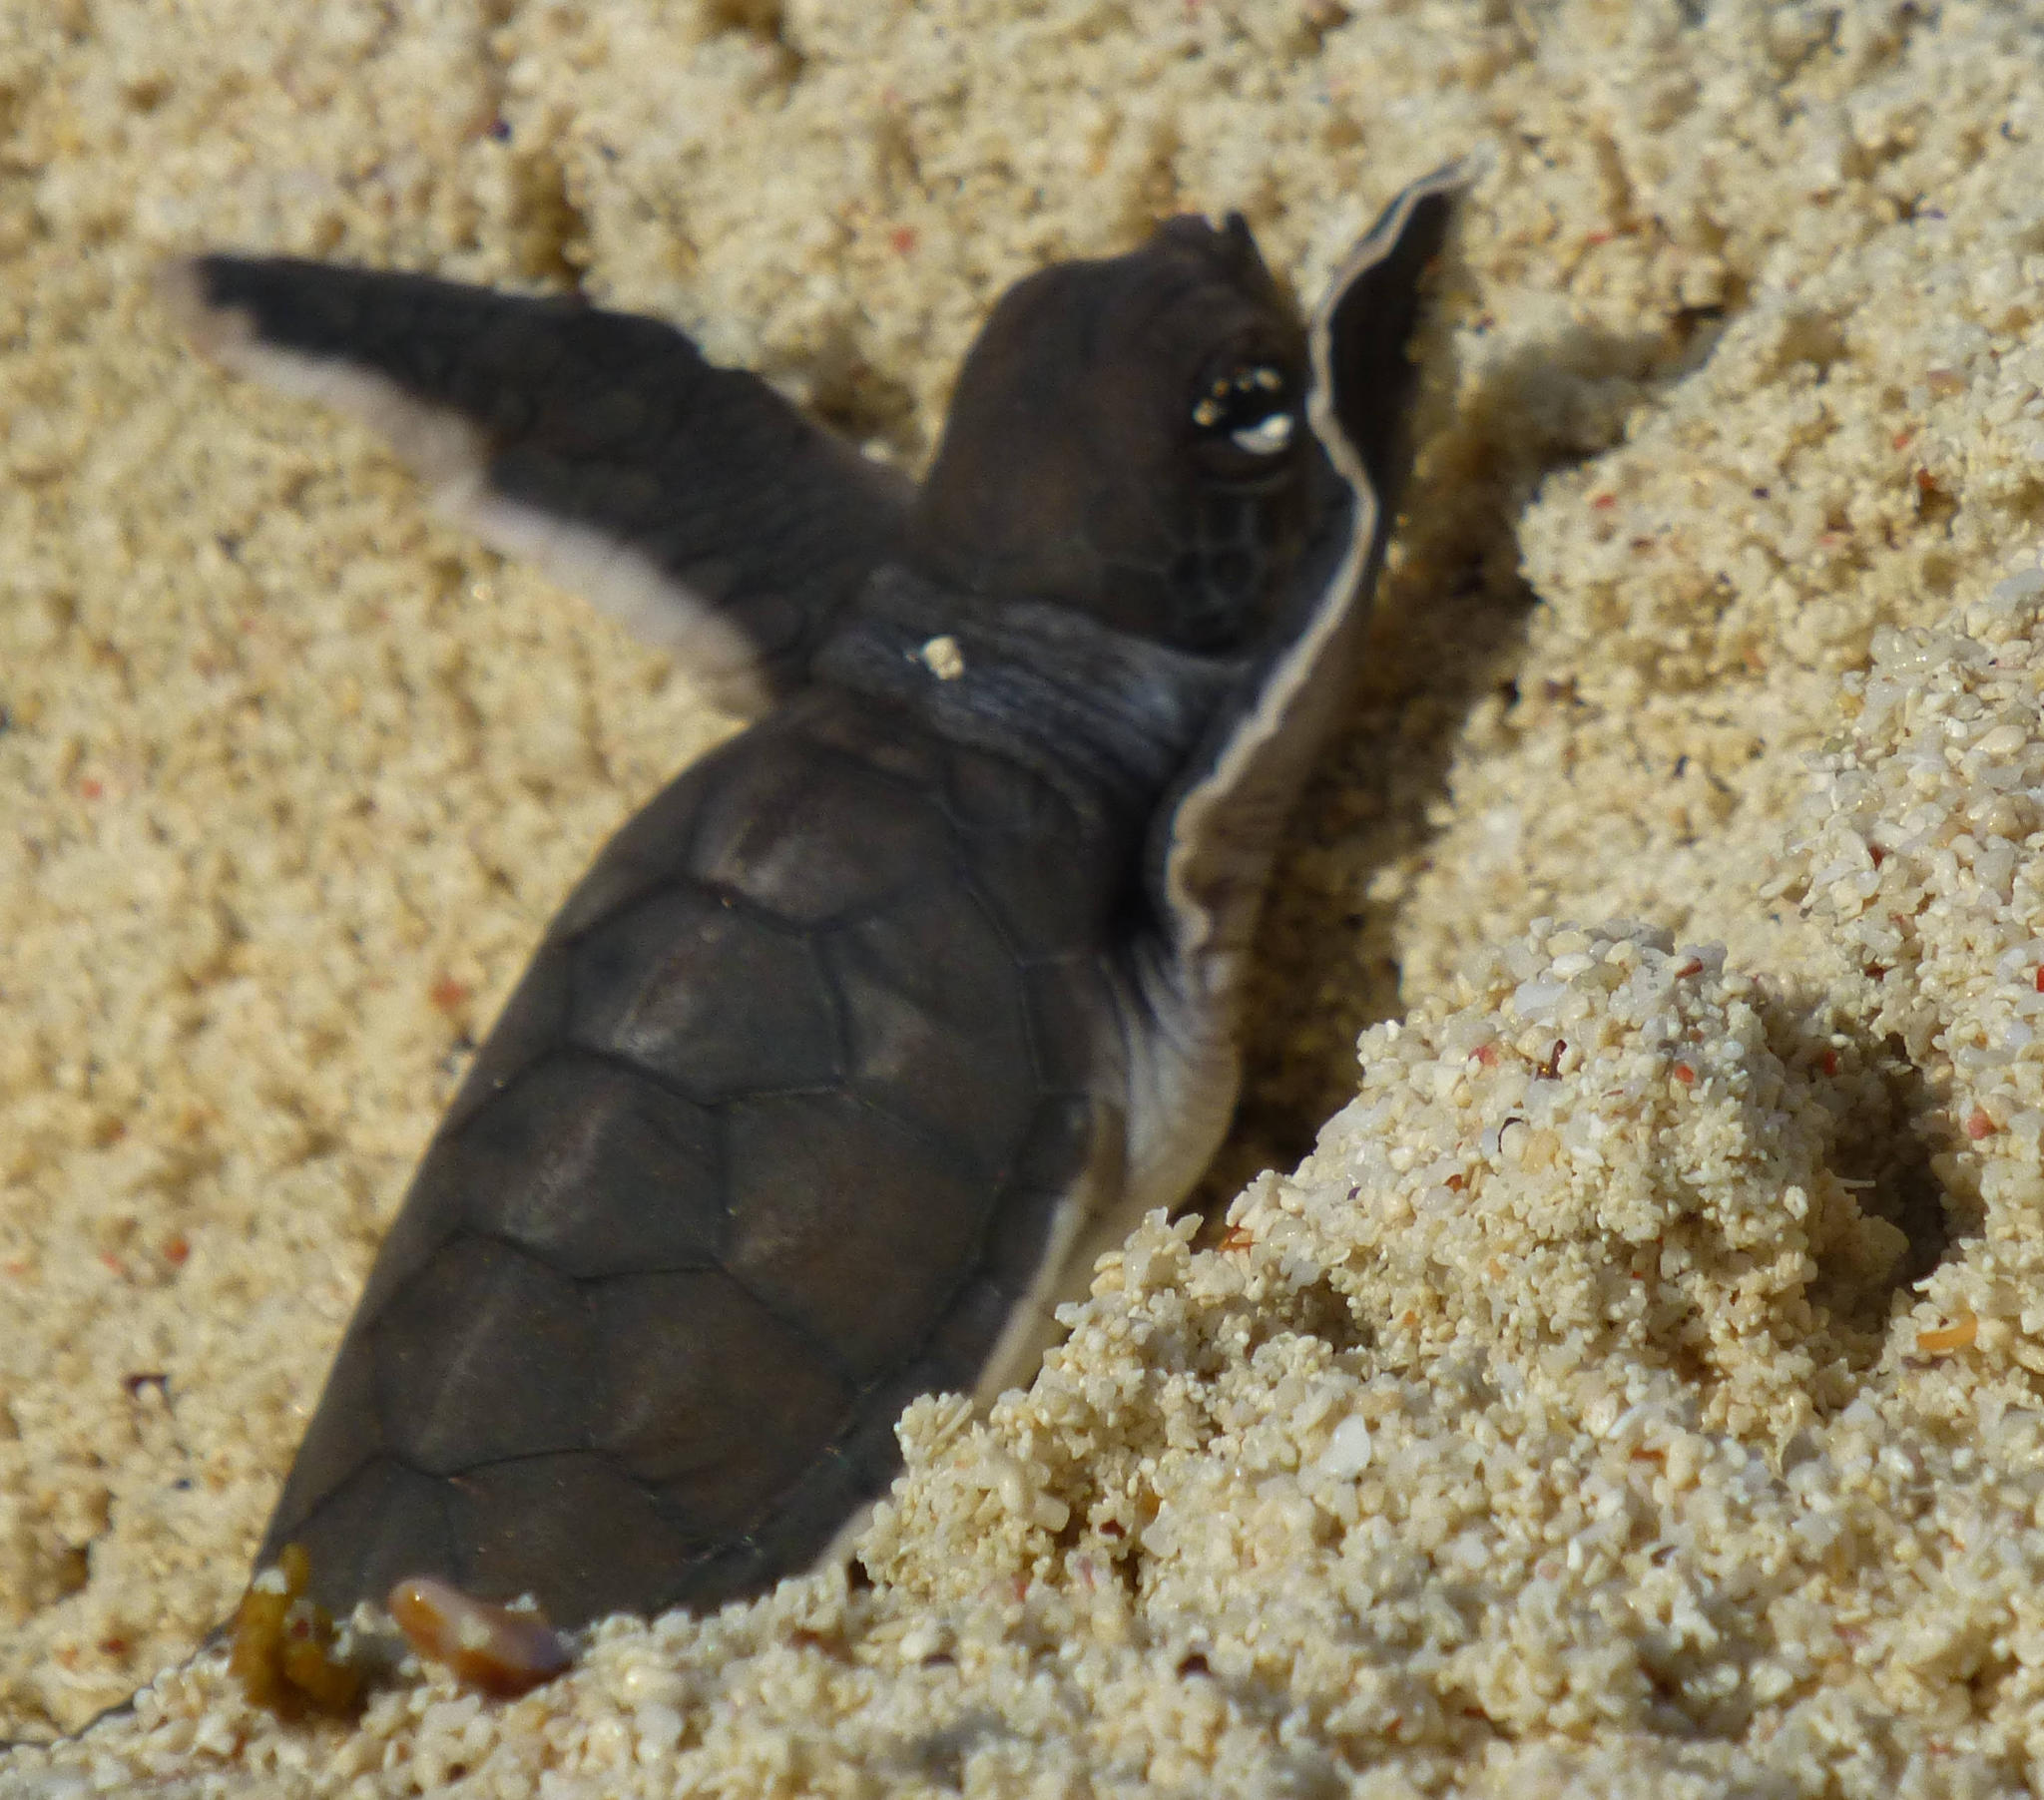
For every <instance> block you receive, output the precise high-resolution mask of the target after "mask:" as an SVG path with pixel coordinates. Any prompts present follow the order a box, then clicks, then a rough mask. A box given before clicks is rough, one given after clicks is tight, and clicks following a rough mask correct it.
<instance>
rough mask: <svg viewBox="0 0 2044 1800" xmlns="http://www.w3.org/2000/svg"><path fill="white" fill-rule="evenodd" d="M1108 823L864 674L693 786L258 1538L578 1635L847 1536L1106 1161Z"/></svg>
mask: <svg viewBox="0 0 2044 1800" xmlns="http://www.w3.org/2000/svg"><path fill="white" fill-rule="evenodd" d="M1115 823H1116V822H1115V821H1113V820H1111V819H1108V818H1105V817H1102V816H1098V815H1096V816H1093V817H1087V816H1084V815H1083V814H1081V813H1080V812H1078V811H1077V809H1075V808H1074V806H1073V805H1072V804H1071V803H1070V802H1069V801H1067V800H1065V799H1063V798H1061V797H1060V796H1059V795H1057V794H1056V793H1054V792H1053V791H1051V790H1050V789H1049V788H1048V787H1047V786H1046V784H1045V783H1043V782H1042V781H1041V780H1040V779H1039V778H1038V777H1036V776H1034V775H1032V774H1030V773H1028V772H1027V771H1026V770H1023V769H1021V768H1018V767H1017V766H1016V764H1015V763H1013V762H1012V761H1010V760H1008V759H1006V758H1003V757H1000V756H997V755H994V754H991V753H988V752H986V751H981V750H976V749H973V748H971V747H969V746H964V745H959V744H956V743H954V742H951V741H950V740H948V739H946V738H944V737H942V736H941V735H939V734H937V733H935V732H924V733H917V734H912V735H907V736H906V737H905V734H904V731H903V726H902V721H901V719H900V718H899V716H898V715H897V714H896V713H895V711H894V709H893V708H891V707H889V706H887V705H885V704H883V703H881V702H878V701H875V700H873V699H871V698H868V697H866V696H864V695H860V694H856V693H847V692H844V691H843V690H841V689H835V688H821V689H818V690H816V691H815V692H813V693H811V694H808V695H805V696H803V697H802V698H800V699H798V700H796V701H794V702H792V703H790V704H789V705H788V706H786V707H784V708H782V709H781V710H779V711H778V712H776V713H775V714H774V715H773V716H772V717H771V718H769V719H768V720H767V721H766V722H765V723H763V724H761V725H760V726H758V727H756V728H755V729H754V730H753V731H752V732H750V733H748V734H747V735H745V736H743V737H741V738H739V739H737V740H736V741H735V742H734V743H732V744H730V745H728V746H726V747H725V748H724V749H722V750H720V751H718V752H715V753H713V754H712V755H711V756H710V757H708V758H707V759H705V760H704V761H703V762H701V763H699V764H697V765H696V766H695V767H693V768H691V769H690V770H689V771H688V772H687V773H685V774H684V775H683V776H682V777H681V778H680V779H679V780H678V781H677V782H675V784H674V785H673V786H672V787H670V788H669V789H668V791H667V792H666V793H664V794H663V795H661V796H660V797H659V798H658V799H657V800H656V801H654V803H653V804H652V805H651V806H650V807H649V808H648V809H647V810H646V811H645V812H643V813H642V814H641V815H640V816H639V818H638V819H636V820H635V821H634V822H633V823H632V825H631V826H629V827H628V828H627V829H626V830H625V832H624V833H623V834H621V835H620V836H619V837H618V839H617V840H616V841H615V842H614V843H613V844H612V845H611V847H610V848H609V850H608V851H607V852H606V853H605V855H604V856H603V858H602V860H601V861H600V862H599V863H598V864H597V866H596V867H595V869H594V870H592V871H591V873H590V874H589V876H588V877H587V878H586V879H585V880H584V881H583V883H582V884H581V886H580V887H579V888H578V889H577V891H576V893H575V894H574V896H573V897H572V898H571V899H570V900H569V902H568V904H567V907H566V909H565V910H564V911H563V913H562V915H561V917H560V918H559V920H557V921H556V923H555V925H554V927H553V929H552V931H551V932H550V933H549V934H548V937H547V940H546V942H545V944H544V945H543V946H542V948H541V949H540V951H539V953H538V955H537V956H536V958H535V959H534V961H533V964H532V967H531V969H530V971H529V972H528V974H527V975H526V977H525V979H524V981H523V983H522V984H521V985H520V986H519V988H518V989H517V991H516V993H515V994H514V996H513V998H512V999H511V1001H510V1003H509V1005H508V1006H507V1007H506V1009H505V1011H504V1014H503V1017H502V1019H501V1021H500V1022H499V1024H498V1026H497V1028H496V1030H495V1032H494V1033H493V1035H492V1037H491V1038H490V1040H489V1042H488V1044H487V1046H486V1047H485V1048H484V1050H483V1051H482V1053H481V1055H480V1056H479V1058H478V1060H477V1062H476V1065H475V1067H474V1068H473V1069H472V1071H471V1072H470V1074H469V1077H468V1080H467V1083H466V1085H465V1087H464V1088H463V1090H462V1092H461V1094H460V1095H459V1097H458V1098H457V1099H456V1101H455V1103H454V1107H453V1110H452V1112H451V1113H450V1115H449V1117H448V1119H447V1122H446V1123H445V1125H443V1127H442V1128H441V1131H440V1133H439V1135H438V1137H437V1138H436V1139H435V1141H434V1143H433V1145H432V1148H431V1149H430V1150H429V1151H428V1153H427V1155H426V1158H425V1161H424V1164H423V1166H422V1167H421V1168H420V1170H419V1172H418V1176H417V1179H416V1181H415V1184H414V1186H413V1188H412V1191H411V1195H410V1197H409V1198H408V1199H407V1200H406V1202H405V1206H404V1210H403V1212H402V1214H401V1215H400V1217H399V1219H398V1221H397V1224H396V1226H395V1228H394V1229H393V1230H392V1231H391V1233H390V1235H389V1237H388V1239H387V1241H386V1243H385V1244H384V1246H383V1249H382V1252H381V1254H380V1256H379V1257H378V1259H377V1262H376V1266H375V1269H374V1272H373V1274H372V1275H371V1277H370V1280H369V1283H368V1287H367V1289H366V1291H365V1292H364V1294H363V1296H362V1299H361V1302H360V1305H359V1306H358V1308H357V1311H356V1314H355V1318H354V1321H353V1323H352V1325H351V1326H350V1328H349V1330H348V1333H347V1336H346V1338H345V1340H344V1341H343V1343H342V1345H341V1348H340V1353H339V1356H338V1358H337V1360H336V1362H335V1366H334V1374H333V1376H332V1378H331V1380H330V1382H329V1384H328V1387H327V1390H326V1393H325V1396H324V1398H323V1399H322V1400H321V1402H320V1406H319V1410H318V1413H317V1415H316V1416H315V1418H314V1419H313V1422H312V1425H311V1427H310V1429H309V1430H308V1432H307V1433H306V1436H305V1441H304V1444H303V1447H302V1448H301V1449H300V1451H299V1453H298V1459H297V1462H296V1464H295V1465H294V1467H293V1469H292V1471H291V1475H290V1479H289V1481H288V1482H287V1483H286V1485H285V1488H284V1491H283V1495H282V1498H281V1500H280V1501H279V1503H278V1506H277V1510H276V1515H275V1518H274V1520H273V1522H272V1524H271V1526H270V1530H269V1534H268V1543H267V1547H266V1548H267V1549H268V1550H271V1551H274V1550H278V1549H280V1548H281V1547H282V1545H283V1544H285V1543H287V1542H293V1541H295V1542H301V1543H303V1544H304V1545H305V1546H306V1547H307V1549H308V1550H309V1552H310V1553H311V1560H312V1568H313V1571H314V1587H313V1591H314V1592H315V1593H316V1594H318V1595H319V1597H321V1598H322V1599H324V1600H325V1601H327V1603H329V1604H338V1603H342V1602H346V1601H349V1600H351V1599H352V1598H353V1597H355V1596H358V1595H363V1594H369V1595H374V1594H380V1593H381V1592H383V1591H384V1590H385V1589H387V1588H388V1587H389V1585H390V1584H391V1583H392V1582H394V1581H396V1580H398V1579H400V1578H403V1577H405V1576H409V1575H418V1574H421V1573H431V1574H436V1575H444V1576H446V1577H447V1578H449V1579H451V1580H453V1581H455V1582H456V1583H458V1584H459V1585H461V1586H462V1587H463V1588H465V1589H466V1590H468V1591H470V1592H473V1593H476V1594H479V1595H483V1596H490V1597H504V1596H508V1595H511V1594H515V1593H518V1592H521V1591H526V1590H535V1591H537V1592H538V1594H539V1596H540V1597H541V1599H542V1600H543V1601H544V1603H545V1605H546V1607H547V1610H548V1613H549V1615H550V1616H552V1617H553V1618H554V1619H556V1620H557V1621H561V1622H579V1621H580V1620H582V1619H585V1618H589V1617H593V1616H597V1615H600V1614H602V1613H606V1612H610V1611H614V1610H618V1609H620V1608H626V1607H634V1608H639V1609H641V1610H646V1609H655V1608H659V1607H664V1606H668V1605H671V1604H675V1603H678V1602H683V1601H687V1602H690V1603H692V1604H697V1605H701V1604H706V1603H711V1602H715V1601H718V1600H721V1599H724V1598H726V1597H728V1596H729V1595H732V1594H736V1593H744V1592H749V1591H752V1590H754V1589H756V1588H758V1587H760V1586H761V1585H763V1584H765V1583H767V1582H770V1581H771V1580H772V1579H774V1578H776V1577H777V1576H778V1575H781V1574H783V1573H785V1572H786V1571H788V1570H790V1569H798V1568H800V1567H802V1566H804V1565H805V1564H807V1563H809V1562H811V1561H812V1560H814V1559H815V1558H816V1557H817V1556H818V1555H820V1554H821V1553H822V1551H823V1550H824V1549H825V1548H826V1547H827V1546H828V1545H829V1543H830V1542H831V1540H832V1539H833V1538H834V1537H836V1536H837V1534H838V1533H839V1532H840V1531H841V1530H842V1528H843V1527H844V1525H845V1523H846V1520H847V1519H848V1518H850V1517H851V1516H852V1515H854V1514H855V1513H856V1512H857V1511H858V1509H859V1508H860V1506H862V1505H863V1503H864V1502H866V1501H867V1500H869V1499H870V1498H871V1497H872V1496H873V1494H874V1493H875V1492H876V1491H878V1490H879V1489H880V1488H881V1487H883V1486H884V1485H885V1483H886V1481H887V1480H888V1478H889V1477H890V1475H891V1474H892V1472H893V1470H894V1468H895V1466H896V1463H897V1460H898V1459H897V1453H896V1451H895V1447H894V1437H893V1428H894V1421H895V1419H896V1417H897V1416H898V1414H899V1413H900V1410H901V1407H902V1406H903V1404H905V1403H906V1401H907V1400H909V1399H910V1398H912V1397H913V1396H914V1395H916V1394H919V1393H924V1392H930V1391H934V1390H952V1391H963V1392H967V1393H970V1392H973V1391H974V1390H975V1389H977V1388H979V1387H980V1386H981V1384H982V1381H983V1380H984V1379H985V1378H986V1376H987V1375H988V1372H989V1371H990V1370H997V1369H999V1366H1000V1364H1001V1362H1002V1361H1003V1360H1004V1359H1002V1358H999V1357H998V1356H997V1355H996V1352H997V1350H998V1348H999V1345H1000V1340H1001V1338H1002V1336H1003V1334H1004V1332H1006V1331H1007V1330H1008V1329H1009V1326H1010V1324H1011V1321H1012V1320H1013V1319H1014V1318H1015V1316H1016V1313H1017V1309H1018V1307H1019V1306H1020V1305H1021V1304H1022V1303H1023V1302H1024V1301H1026V1300H1027V1299H1028V1298H1029V1297H1030V1295H1031V1293H1032V1290H1033V1289H1034V1287H1035V1286H1036V1283H1037V1277H1038V1274H1039V1271H1040V1270H1041V1268H1042V1266H1043V1263H1044V1260H1045V1257H1046V1253H1047V1251H1048V1249H1049V1247H1050V1245H1051V1241H1052V1239H1053V1237H1054V1236H1055V1235H1056V1234H1057V1232H1058V1229H1059V1215H1060V1212H1061V1210H1062V1209H1065V1208H1067V1207H1069V1206H1070V1205H1071V1204H1072V1203H1073V1198H1072V1196H1073V1193H1074V1188H1075V1185H1076V1184H1077V1182H1078V1179H1079V1177H1081V1176H1082V1175H1083V1172H1084V1171H1085V1170H1086V1169H1087V1168H1088V1166H1089V1165H1090V1164H1091V1163H1092V1162H1093V1160H1094V1153H1095V1147H1096V1142H1097V1140H1098V1138H1099V1137H1100V1135H1101V1132H1100V1122H1099V1120H1098V1119H1097V1117H1096V1103H1095V1098H1094V1091H1095V1090H1096V1088H1098V1087H1099V1085H1100V1078H1101V1076H1102V1074H1103V1071H1102V1070H1101V1068H1100V1062H1099V1056H1098V1051H1099V1049H1100V1047H1101V1045H1102V1043H1103V1042H1104V1041H1105V1040H1106V1038H1107V1037H1108V1036H1109V1035H1110V1034H1111V1031H1112V1022H1113V1018H1114V1010H1115V1009H1114V999H1113V995H1112V994H1111V992H1110V991H1109V988H1108V982H1109V975H1108V972H1107V960H1108V959H1107V953H1108V950H1109V946H1110V944H1111V941H1112V935H1113V922H1114V913H1115V907H1116V903H1117V900H1118V898H1119V896H1118V895H1117V892H1116V886H1117V881H1116V868H1117V864H1118V863H1119V864H1126V861H1127V858H1126V856H1125V855H1123V854H1119V853H1118V852H1119V846H1118V844H1117V842H1116V841H1115V840H1116V832H1115V830H1114V825H1115ZM1053 871H1055V872H1056V873H1057V875H1058V877H1059V878H1058V879H1055V880H1053V879H1050V878H1049V877H1050V876H1051V874H1052V872H1053Z"/></svg>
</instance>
